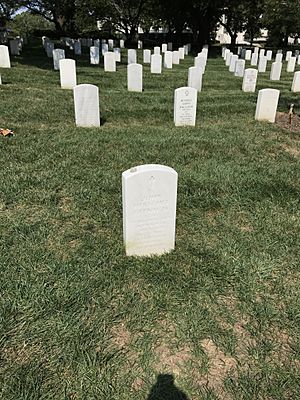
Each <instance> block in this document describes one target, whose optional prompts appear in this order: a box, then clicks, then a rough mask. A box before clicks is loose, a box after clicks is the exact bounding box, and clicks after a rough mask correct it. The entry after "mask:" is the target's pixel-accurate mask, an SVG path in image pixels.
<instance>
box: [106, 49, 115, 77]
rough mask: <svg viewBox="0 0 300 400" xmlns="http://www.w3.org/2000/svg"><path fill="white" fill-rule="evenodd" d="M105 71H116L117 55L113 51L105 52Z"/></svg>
mask: <svg viewBox="0 0 300 400" xmlns="http://www.w3.org/2000/svg"><path fill="white" fill-rule="evenodd" d="M104 71H105V72H116V56H115V53H113V52H112V51H108V52H107V53H105V54H104Z"/></svg>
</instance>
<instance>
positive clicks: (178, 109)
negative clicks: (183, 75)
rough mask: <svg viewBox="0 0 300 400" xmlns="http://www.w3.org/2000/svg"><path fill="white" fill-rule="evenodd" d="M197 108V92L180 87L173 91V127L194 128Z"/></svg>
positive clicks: (193, 89)
mask: <svg viewBox="0 0 300 400" xmlns="http://www.w3.org/2000/svg"><path fill="white" fill-rule="evenodd" d="M196 108H197V90H196V89H195V88H190V87H181V88H178V89H176V90H175V96H174V123H175V126H195V124H196Z"/></svg>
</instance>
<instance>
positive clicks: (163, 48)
mask: <svg viewBox="0 0 300 400" xmlns="http://www.w3.org/2000/svg"><path fill="white" fill-rule="evenodd" d="M166 51H168V45H167V43H163V44H162V45H161V52H162V53H165V52H166Z"/></svg>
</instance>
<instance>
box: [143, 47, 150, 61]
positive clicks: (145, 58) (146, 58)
mask: <svg viewBox="0 0 300 400" xmlns="http://www.w3.org/2000/svg"><path fill="white" fill-rule="evenodd" d="M143 62H144V64H150V63H151V50H148V49H147V50H144V51H143Z"/></svg>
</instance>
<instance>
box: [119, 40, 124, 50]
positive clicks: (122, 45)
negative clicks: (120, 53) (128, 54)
mask: <svg viewBox="0 0 300 400" xmlns="http://www.w3.org/2000/svg"><path fill="white" fill-rule="evenodd" d="M124 47H125V41H124V40H123V39H120V48H121V49H124Z"/></svg>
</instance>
